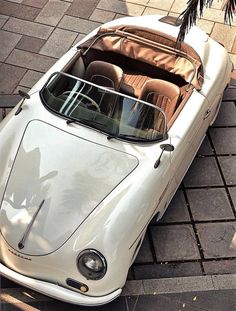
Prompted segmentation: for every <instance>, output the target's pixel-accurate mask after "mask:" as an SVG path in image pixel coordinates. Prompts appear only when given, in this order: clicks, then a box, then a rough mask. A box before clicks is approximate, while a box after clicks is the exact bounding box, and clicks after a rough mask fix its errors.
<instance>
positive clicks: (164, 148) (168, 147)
mask: <svg viewBox="0 0 236 311" xmlns="http://www.w3.org/2000/svg"><path fill="white" fill-rule="evenodd" d="M160 147H161V149H162V152H161V154H160V156H159V158H158V159H157V160H156V162H155V164H154V168H157V167H158V166H159V164H160V162H161V157H162V154H163V152H164V151H168V152H172V151H174V150H175V148H174V146H173V145H171V144H162V145H160Z"/></svg>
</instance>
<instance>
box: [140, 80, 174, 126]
mask: <svg viewBox="0 0 236 311" xmlns="http://www.w3.org/2000/svg"><path fill="white" fill-rule="evenodd" d="M179 98H180V88H179V87H178V86H177V85H175V84H173V83H171V82H168V81H164V80H159V79H151V80H148V81H146V82H145V84H144V85H143V88H142V91H141V94H140V96H139V99H141V100H144V101H147V102H149V103H151V104H153V105H156V106H158V107H160V108H161V109H162V110H163V111H164V112H165V114H166V119H167V123H168V122H169V121H170V119H171V117H172V115H173V114H174V111H175V109H176V106H177V103H178V101H179Z"/></svg>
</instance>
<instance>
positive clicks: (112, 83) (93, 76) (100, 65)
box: [84, 61, 123, 116]
mask: <svg viewBox="0 0 236 311" xmlns="http://www.w3.org/2000/svg"><path fill="white" fill-rule="evenodd" d="M84 79H85V80H87V81H90V82H92V83H94V84H97V85H99V86H103V87H106V88H109V89H112V90H114V91H119V90H120V86H121V83H122V80H123V70H122V69H121V68H120V67H118V66H116V65H113V64H110V63H107V62H103V61H93V62H91V63H90V64H89V65H88V67H87V69H86V71H85V75H84ZM88 95H89V96H90V97H91V98H93V100H95V101H96V102H97V104H98V105H99V107H100V110H101V112H103V113H104V114H106V115H107V116H110V115H112V113H113V111H114V109H115V103H116V99H117V96H116V95H114V94H111V93H109V92H106V91H102V90H101V89H94V88H92V89H91V88H90V89H88Z"/></svg>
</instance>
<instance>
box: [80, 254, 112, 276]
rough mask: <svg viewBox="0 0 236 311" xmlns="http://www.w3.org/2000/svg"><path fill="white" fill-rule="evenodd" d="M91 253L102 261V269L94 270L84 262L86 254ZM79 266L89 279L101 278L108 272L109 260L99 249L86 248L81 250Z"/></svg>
mask: <svg viewBox="0 0 236 311" xmlns="http://www.w3.org/2000/svg"><path fill="white" fill-rule="evenodd" d="M89 254H92V255H93V256H97V258H98V259H99V260H100V261H101V263H102V269H101V270H100V271H94V270H92V269H90V268H88V267H87V266H85V265H84V264H83V262H82V260H83V258H84V256H85V255H89ZM77 268H78V270H79V272H80V273H81V274H82V275H83V276H84V277H85V278H86V279H87V280H100V279H102V278H103V277H104V275H105V274H106V272H107V262H106V259H105V257H104V256H103V255H102V254H101V253H100V252H99V251H97V250H95V249H85V250H83V251H82V252H80V253H79V255H78V257H77Z"/></svg>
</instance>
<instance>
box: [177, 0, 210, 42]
mask: <svg viewBox="0 0 236 311" xmlns="http://www.w3.org/2000/svg"><path fill="white" fill-rule="evenodd" d="M200 1H201V2H204V1H205V0H188V2H187V8H186V9H185V10H184V11H183V12H182V13H181V14H180V16H179V18H181V19H182V24H181V26H180V30H179V34H178V37H177V44H179V43H181V42H182V41H184V38H185V34H186V33H187V32H188V31H189V29H190V28H191V27H192V26H193V25H195V24H196V20H197V16H198V5H199V2H200Z"/></svg>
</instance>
